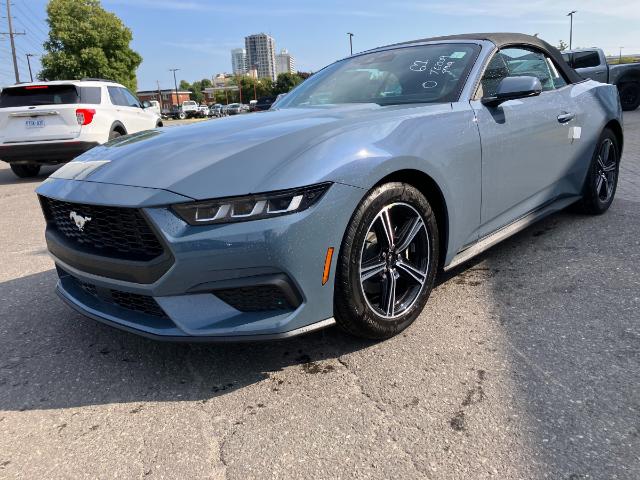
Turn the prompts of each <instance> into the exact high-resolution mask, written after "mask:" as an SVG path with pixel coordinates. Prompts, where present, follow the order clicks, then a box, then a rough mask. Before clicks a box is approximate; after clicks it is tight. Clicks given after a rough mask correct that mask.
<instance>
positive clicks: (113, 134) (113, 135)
mask: <svg viewBox="0 0 640 480" xmlns="http://www.w3.org/2000/svg"><path fill="white" fill-rule="evenodd" d="M121 136H122V134H121V133H120V132H119V131H118V130H112V131H111V133H110V134H109V140H113V139H114V138H118V137H121Z"/></svg>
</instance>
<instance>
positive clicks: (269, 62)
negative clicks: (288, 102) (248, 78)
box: [244, 33, 276, 80]
mask: <svg viewBox="0 0 640 480" xmlns="http://www.w3.org/2000/svg"><path fill="white" fill-rule="evenodd" d="M244 46H245V50H246V51H247V70H251V69H252V68H255V69H256V71H257V73H258V78H270V79H271V80H275V79H276V42H275V40H274V39H273V37H271V36H270V35H267V34H266V33H257V34H255V35H249V36H248V37H245V38H244Z"/></svg>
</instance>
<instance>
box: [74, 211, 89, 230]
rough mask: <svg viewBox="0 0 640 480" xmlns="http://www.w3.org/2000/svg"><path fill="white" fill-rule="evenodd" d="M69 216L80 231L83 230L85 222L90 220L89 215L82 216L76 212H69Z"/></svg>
mask: <svg viewBox="0 0 640 480" xmlns="http://www.w3.org/2000/svg"><path fill="white" fill-rule="evenodd" d="M69 218H70V219H71V220H73V221H74V222H75V224H76V227H78V230H80V231H81V232H83V231H84V226H85V225H86V223H87V222H90V221H91V217H83V216H82V215H78V214H77V213H76V212H71V213H69Z"/></svg>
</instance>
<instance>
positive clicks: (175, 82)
mask: <svg viewBox="0 0 640 480" xmlns="http://www.w3.org/2000/svg"><path fill="white" fill-rule="evenodd" d="M178 70H180V69H179V68H170V69H169V71H170V72H173V86H174V87H176V106H178V104H179V102H178V100H179V99H180V97H178V81H177V80H176V72H177V71H178Z"/></svg>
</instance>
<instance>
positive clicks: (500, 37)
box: [390, 32, 584, 83]
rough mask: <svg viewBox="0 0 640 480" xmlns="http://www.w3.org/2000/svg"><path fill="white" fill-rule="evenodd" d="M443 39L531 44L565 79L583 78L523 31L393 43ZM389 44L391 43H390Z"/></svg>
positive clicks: (501, 44) (554, 50)
mask: <svg viewBox="0 0 640 480" xmlns="http://www.w3.org/2000/svg"><path fill="white" fill-rule="evenodd" d="M443 40H486V41H489V42H491V43H493V44H494V45H495V46H496V47H497V48H504V47H509V46H512V45H524V46H527V45H529V46H531V47H534V48H536V49H538V50H542V51H543V52H545V53H546V54H547V55H549V57H551V58H552V59H553V61H554V62H555V63H556V65H557V66H558V68H560V69H561V70H562V73H564V75H565V77H567V80H569V82H571V83H578V82H581V81H583V80H584V79H583V78H582V77H581V76H580V75H578V74H577V73H576V71H575V70H574V69H573V68H571V67H570V66H569V65H568V64H567V62H566V61H565V60H564V58H562V54H561V53H560V50H558V49H557V48H556V47H554V46H553V45H550V44H548V43H547V42H545V41H544V40H541V39H539V38H538V37H534V36H532V35H525V34H524V33H500V32H497V33H465V34H462V35H447V36H444V37H431V38H421V39H418V40H412V41H410V42H402V43H396V44H395V45H407V44H410V43H418V42H439V41H443ZM390 46H391V45H390Z"/></svg>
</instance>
